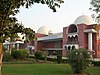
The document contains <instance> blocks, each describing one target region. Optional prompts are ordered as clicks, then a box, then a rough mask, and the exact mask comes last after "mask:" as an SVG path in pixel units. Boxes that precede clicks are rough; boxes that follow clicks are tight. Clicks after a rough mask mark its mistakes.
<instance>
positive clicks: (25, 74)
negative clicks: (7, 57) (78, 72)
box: [2, 64, 72, 75]
mask: <svg viewBox="0 0 100 75" xmlns="http://www.w3.org/2000/svg"><path fill="white" fill-rule="evenodd" d="M71 73H72V69H71V67H70V66H69V65H67V64H4V65H3V68H2V75H69V74H71Z"/></svg>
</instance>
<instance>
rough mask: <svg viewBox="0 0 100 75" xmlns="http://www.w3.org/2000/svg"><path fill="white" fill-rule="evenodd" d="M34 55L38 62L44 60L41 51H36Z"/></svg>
mask: <svg viewBox="0 0 100 75" xmlns="http://www.w3.org/2000/svg"><path fill="white" fill-rule="evenodd" d="M34 55H35V59H36V61H37V62H38V59H43V54H42V52H40V51H36V52H35V53H34Z"/></svg>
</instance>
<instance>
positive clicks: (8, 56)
mask: <svg viewBox="0 0 100 75" xmlns="http://www.w3.org/2000/svg"><path fill="white" fill-rule="evenodd" d="M12 59H13V58H12V56H11V55H10V53H9V52H4V54H3V61H4V62H8V61H11V60H12Z"/></svg>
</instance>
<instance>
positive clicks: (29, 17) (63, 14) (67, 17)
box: [16, 0, 92, 33]
mask: <svg viewBox="0 0 100 75" xmlns="http://www.w3.org/2000/svg"><path fill="white" fill-rule="evenodd" d="M89 8H90V0H64V3H63V4H61V5H60V8H57V12H53V11H52V10H51V9H49V8H48V6H47V5H42V4H34V5H33V6H31V7H30V8H29V9H26V8H20V13H18V14H17V15H16V17H17V19H18V22H19V23H21V22H22V23H23V25H24V26H25V27H30V28H32V29H33V30H34V31H35V32H37V30H38V29H39V28H40V27H41V26H47V27H48V28H49V29H50V30H52V32H54V33H58V32H62V31H63V27H66V26H69V25H70V24H73V23H74V21H75V20H76V18H77V17H79V16H81V15H88V16H91V15H92V11H90V10H89Z"/></svg>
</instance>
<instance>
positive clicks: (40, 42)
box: [35, 15, 100, 58]
mask: <svg viewBox="0 0 100 75" xmlns="http://www.w3.org/2000/svg"><path fill="white" fill-rule="evenodd" d="M36 37H37V41H35V49H36V50H46V51H48V55H54V54H56V52H57V51H60V52H61V54H62V55H63V56H66V55H67V53H68V52H69V51H71V50H72V49H74V48H76V49H78V48H80V47H83V48H85V49H87V51H89V52H91V53H92V56H93V57H95V58H100V41H99V40H100V31H99V27H98V25H97V24H95V23H94V22H93V20H92V18H91V17H89V16H86V15H82V16H79V17H78V18H77V19H76V20H75V22H74V23H73V24H70V25H69V26H67V27H63V32H60V33H54V34H53V33H52V32H51V31H50V30H49V29H48V28H47V27H46V26H43V27H41V28H39V30H38V31H37V33H36Z"/></svg>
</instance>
